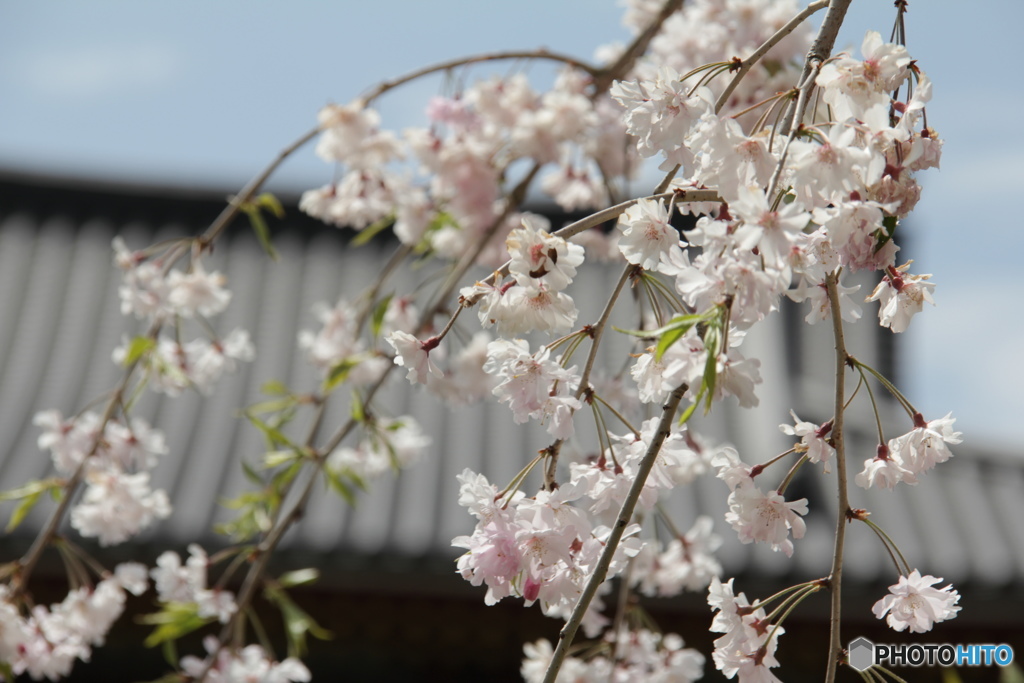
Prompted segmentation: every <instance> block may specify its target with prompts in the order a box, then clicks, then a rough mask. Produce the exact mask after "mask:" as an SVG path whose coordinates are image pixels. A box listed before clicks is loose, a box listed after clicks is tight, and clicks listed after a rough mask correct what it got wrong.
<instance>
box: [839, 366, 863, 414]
mask: <svg viewBox="0 0 1024 683" xmlns="http://www.w3.org/2000/svg"><path fill="white" fill-rule="evenodd" d="M862 386H867V382H866V381H865V380H864V373H860V379H858V380H857V386H855V387H854V388H853V392H852V393H851V394H850V398H848V399H846V403H845V404H844V405H843V409H844V410H845V409H847V408H849V407H850V404H851V403H853V399H854V398H856V397H857V392H859V391H860V388H861V387H862Z"/></svg>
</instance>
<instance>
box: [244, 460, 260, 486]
mask: <svg viewBox="0 0 1024 683" xmlns="http://www.w3.org/2000/svg"><path fill="white" fill-rule="evenodd" d="M242 472H243V473H244V474H245V478H246V479H248V480H249V481H251V482H252V483H254V484H256V485H257V486H263V484H264V482H263V477H262V476H260V473H259V472H257V471H256V470H255V468H253V466H252V465H250V464H249V463H248V462H246V461H245V460H243V461H242Z"/></svg>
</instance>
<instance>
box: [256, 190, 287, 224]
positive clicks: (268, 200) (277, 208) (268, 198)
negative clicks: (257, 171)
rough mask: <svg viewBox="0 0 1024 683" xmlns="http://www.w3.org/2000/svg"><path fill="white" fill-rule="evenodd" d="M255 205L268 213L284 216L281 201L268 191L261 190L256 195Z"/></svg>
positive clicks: (279, 216) (278, 216)
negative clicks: (258, 194) (261, 191)
mask: <svg viewBox="0 0 1024 683" xmlns="http://www.w3.org/2000/svg"><path fill="white" fill-rule="evenodd" d="M255 203H256V206H259V207H262V208H264V209H266V210H268V211H270V213H272V214H274V216H276V217H277V218H284V207H283V206H282V205H281V202H280V201H279V200H278V198H277V197H275V196H274V195H273V194H271V193H270V192H263V193H261V194H260V196H259V197H256V202H255Z"/></svg>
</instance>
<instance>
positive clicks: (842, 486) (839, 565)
mask: <svg viewBox="0 0 1024 683" xmlns="http://www.w3.org/2000/svg"><path fill="white" fill-rule="evenodd" d="M838 283H839V271H835V272H833V273H830V274H829V275H828V276H827V277H826V278H825V287H826V289H827V291H828V302H829V307H830V308H831V309H832V336H833V337H834V338H835V344H836V395H835V417H834V418H833V420H834V421H833V423H832V439H833V443H834V444H835V446H834V447H835V450H836V479H837V482H836V485H837V486H838V489H839V514H838V516H837V519H836V544H835V550H834V552H833V554H832V572H831V573H830V574H829V587H830V588H831V589H832V610H831V614H830V616H829V634H830V637H829V645H828V668H827V670H826V672H825V683H833V681H835V676H836V668H837V667H838V665H839V653H840V651H841V650H842V643H841V642H840V633H839V620H840V611H841V608H842V577H843V547H844V542H845V540H846V524H847V519H846V516H847V513H848V511H849V510H850V500H849V497H848V492H847V482H846V443H845V435H844V433H843V418H844V415H845V406H846V400H845V399H846V360H847V355H846V340H845V338H844V336H843V318H842V311H841V309H840V307H839V287H838Z"/></svg>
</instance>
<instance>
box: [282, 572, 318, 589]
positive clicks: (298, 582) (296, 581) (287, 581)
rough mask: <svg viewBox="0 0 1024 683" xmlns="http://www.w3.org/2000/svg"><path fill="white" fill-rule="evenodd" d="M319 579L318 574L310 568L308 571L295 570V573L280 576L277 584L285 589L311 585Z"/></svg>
mask: <svg viewBox="0 0 1024 683" xmlns="http://www.w3.org/2000/svg"><path fill="white" fill-rule="evenodd" d="M319 578H320V572H319V571H318V570H316V569H313V568H312V567H310V568H308V569H296V570H295V571H292V572H288V573H286V574H282V575H281V576H280V577H279V578H278V579H277V582H278V583H279V584H281V585H282V586H284V587H285V588H291V587H292V586H302V585H305V584H307V583H313V582H315V581H316V580H317V579H319Z"/></svg>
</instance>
